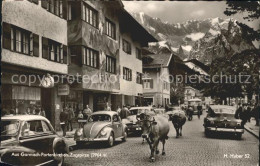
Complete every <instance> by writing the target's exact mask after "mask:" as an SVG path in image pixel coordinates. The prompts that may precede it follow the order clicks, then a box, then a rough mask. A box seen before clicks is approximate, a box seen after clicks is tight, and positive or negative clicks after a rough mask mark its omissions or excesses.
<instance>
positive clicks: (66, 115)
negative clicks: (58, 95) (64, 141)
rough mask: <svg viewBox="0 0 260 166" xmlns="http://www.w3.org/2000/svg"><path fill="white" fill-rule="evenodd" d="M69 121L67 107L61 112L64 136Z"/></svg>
mask: <svg viewBox="0 0 260 166" xmlns="http://www.w3.org/2000/svg"><path fill="white" fill-rule="evenodd" d="M67 121H68V112H67V109H66V108H65V109H64V110H63V109H62V110H61V113H60V125H61V129H62V131H63V137H65V136H66V125H67Z"/></svg>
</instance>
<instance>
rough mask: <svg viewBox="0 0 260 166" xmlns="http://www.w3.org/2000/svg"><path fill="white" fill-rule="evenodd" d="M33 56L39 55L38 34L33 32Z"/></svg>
mask: <svg viewBox="0 0 260 166" xmlns="http://www.w3.org/2000/svg"><path fill="white" fill-rule="evenodd" d="M33 56H36V57H39V35H36V34H33Z"/></svg>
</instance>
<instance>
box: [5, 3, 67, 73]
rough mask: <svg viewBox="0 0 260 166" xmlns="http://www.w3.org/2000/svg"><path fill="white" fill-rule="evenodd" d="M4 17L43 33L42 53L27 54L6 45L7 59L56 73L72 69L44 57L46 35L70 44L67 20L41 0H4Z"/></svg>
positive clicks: (40, 51)
mask: <svg viewBox="0 0 260 166" xmlns="http://www.w3.org/2000/svg"><path fill="white" fill-rule="evenodd" d="M39 2H40V1H39ZM2 20H3V22H6V23H9V24H12V25H15V26H18V27H20V28H23V29H25V30H28V31H30V32H32V33H35V34H37V35H39V57H32V56H27V55H23V54H19V53H15V52H12V51H9V50H6V49H3V50H2V61H3V62H7V63H11V64H15V65H19V66H26V67H31V68H36V69H41V70H46V71H51V72H56V73H62V74H66V73H68V69H67V68H68V67H67V64H60V63H56V62H52V61H48V60H46V59H42V37H46V38H49V39H52V40H55V41H57V42H59V43H61V44H64V45H67V21H66V20H64V19H62V18H60V17H57V16H56V15H54V14H52V13H50V12H48V11H47V10H45V9H44V8H42V7H41V3H39V4H38V5H37V4H34V3H31V2H28V1H25V0H24V1H6V2H3V4H2Z"/></svg>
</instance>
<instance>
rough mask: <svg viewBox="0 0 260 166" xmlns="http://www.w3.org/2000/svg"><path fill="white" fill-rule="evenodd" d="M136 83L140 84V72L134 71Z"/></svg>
mask: <svg viewBox="0 0 260 166" xmlns="http://www.w3.org/2000/svg"><path fill="white" fill-rule="evenodd" d="M136 83H137V84H142V73H139V72H136Z"/></svg>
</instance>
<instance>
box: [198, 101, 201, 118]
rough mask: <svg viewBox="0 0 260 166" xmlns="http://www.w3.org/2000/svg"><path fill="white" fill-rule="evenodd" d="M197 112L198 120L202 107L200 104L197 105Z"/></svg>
mask: <svg viewBox="0 0 260 166" xmlns="http://www.w3.org/2000/svg"><path fill="white" fill-rule="evenodd" d="M197 110H198V118H199V119H200V114H201V111H202V106H201V104H198V106H197Z"/></svg>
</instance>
